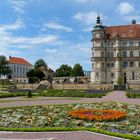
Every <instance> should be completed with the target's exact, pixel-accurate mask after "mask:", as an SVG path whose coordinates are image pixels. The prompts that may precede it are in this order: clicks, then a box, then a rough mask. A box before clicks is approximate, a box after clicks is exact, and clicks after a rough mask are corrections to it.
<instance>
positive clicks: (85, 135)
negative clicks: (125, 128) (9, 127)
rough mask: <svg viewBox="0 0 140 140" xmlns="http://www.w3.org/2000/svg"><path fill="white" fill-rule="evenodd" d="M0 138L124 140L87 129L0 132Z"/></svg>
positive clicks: (7, 139) (2, 139)
mask: <svg viewBox="0 0 140 140" xmlns="http://www.w3.org/2000/svg"><path fill="white" fill-rule="evenodd" d="M0 140H126V139H122V138H116V137H111V136H107V135H102V134H97V133H94V132H88V131H73V132H32V133H31V132H7V133H6V132H0Z"/></svg>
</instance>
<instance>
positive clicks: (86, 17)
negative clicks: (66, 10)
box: [73, 11, 98, 25]
mask: <svg viewBox="0 0 140 140" xmlns="http://www.w3.org/2000/svg"><path fill="white" fill-rule="evenodd" d="M97 15H98V13H96V12H94V11H92V12H87V13H81V12H79V13H76V14H75V15H74V16H73V19H75V20H78V21H80V22H82V23H84V24H86V25H92V24H94V23H95V22H96V18H97Z"/></svg>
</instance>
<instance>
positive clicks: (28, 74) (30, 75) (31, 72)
mask: <svg viewBox="0 0 140 140" xmlns="http://www.w3.org/2000/svg"><path fill="white" fill-rule="evenodd" d="M26 75H27V77H35V69H30V70H29V71H28V72H27V73H26Z"/></svg>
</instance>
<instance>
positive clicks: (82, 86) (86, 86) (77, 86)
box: [52, 83, 113, 90]
mask: <svg viewBox="0 0 140 140" xmlns="http://www.w3.org/2000/svg"><path fill="white" fill-rule="evenodd" d="M52 86H53V88H54V89H84V90H92V89H110V90H112V89H113V86H112V85H111V84H102V85H92V84H90V83H88V84H53V85H52Z"/></svg>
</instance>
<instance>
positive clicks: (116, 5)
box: [0, 0, 140, 70]
mask: <svg viewBox="0 0 140 140" xmlns="http://www.w3.org/2000/svg"><path fill="white" fill-rule="evenodd" d="M139 9H140V1H139V0H125V1H124V0H1V1H0V55H5V56H7V57H8V56H16V57H23V58H25V59H27V60H28V61H29V62H31V63H32V64H34V62H35V61H36V60H37V59H40V58H43V59H44V60H45V61H46V63H47V64H48V66H49V67H51V68H52V69H54V70H55V69H56V68H58V67H59V66H60V65H61V64H68V65H71V66H73V65H74V64H75V63H80V64H81V65H82V66H83V68H84V70H90V69H91V63H90V57H91V42H90V40H91V30H92V28H93V26H94V25H95V22H96V17H97V15H98V13H99V14H100V16H101V18H102V23H103V24H104V25H107V26H110V25H120V24H130V23H131V20H132V19H136V20H137V23H140V10H139Z"/></svg>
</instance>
